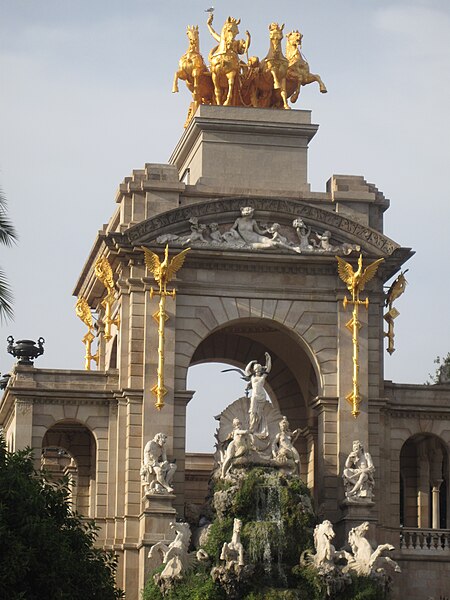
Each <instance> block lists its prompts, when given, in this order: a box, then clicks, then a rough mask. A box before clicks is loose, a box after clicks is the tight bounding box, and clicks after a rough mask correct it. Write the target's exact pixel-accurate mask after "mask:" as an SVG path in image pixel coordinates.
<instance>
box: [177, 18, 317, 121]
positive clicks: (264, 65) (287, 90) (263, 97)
mask: <svg viewBox="0 0 450 600" xmlns="http://www.w3.org/2000/svg"><path fill="white" fill-rule="evenodd" d="M213 19H214V16H213V13H212V12H211V13H210V16H209V18H208V21H207V27H208V30H209V33H210V34H211V36H212V37H213V38H214V40H215V41H216V42H217V45H216V46H214V48H213V49H212V50H211V52H210V53H209V57H208V58H209V69H208V67H207V65H206V63H205V61H204V59H203V57H202V55H201V54H200V39H199V30H198V25H194V26H189V27H188V28H187V32H186V33H187V37H188V40H189V46H188V50H187V52H186V53H185V54H183V56H182V57H181V58H180V61H179V65H178V70H177V71H176V73H175V77H174V81H173V86H172V91H173V92H178V80H182V81H185V82H186V85H187V87H188V89H189V91H190V92H191V94H192V102H191V105H190V108H189V112H188V117H187V121H186V125H187V124H188V123H189V121H190V119H191V118H192V116H193V115H194V114H195V111H196V110H197V108H198V106H200V105H201V104H212V105H217V106H244V107H253V108H282V109H289V108H290V107H289V104H288V100H290V101H291V102H293V103H295V102H296V101H297V100H298V97H299V94H300V90H301V86H304V85H307V84H309V83H313V82H317V83H318V85H319V89H320V91H321V92H322V93H326V91H327V88H326V87H325V84H324V83H323V81H322V79H321V78H320V76H319V75H317V74H314V73H311V71H310V69H309V65H308V63H307V61H306V60H305V58H304V57H303V56H302V53H301V50H300V49H301V45H302V38H303V35H302V34H301V33H300V32H299V31H291V32H290V33H288V34H287V35H286V49H285V54H283V49H282V40H283V37H284V24H283V25H279V24H278V23H271V24H270V25H269V50H268V53H267V55H266V56H265V58H263V59H261V60H260V59H259V58H258V57H257V56H251V57H249V56H248V50H249V48H250V43H251V36H250V33H249V32H248V31H246V35H245V40H242V39H241V40H238V39H237V36H238V35H239V28H238V26H239V24H240V19H235V18H233V17H228V18H227V20H226V21H225V23H224V25H223V27H222V29H221V32H220V34H219V33H218V32H217V31H215V30H214V28H213ZM244 56H245V57H246V58H247V61H245V60H243V58H242V57H244Z"/></svg>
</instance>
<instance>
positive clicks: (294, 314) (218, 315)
mask: <svg viewBox="0 0 450 600" xmlns="http://www.w3.org/2000/svg"><path fill="white" fill-rule="evenodd" d="M258 322H259V323H260V325H261V327H273V328H274V329H276V330H277V331H282V332H283V333H284V334H285V336H286V339H287V338H289V339H293V340H295V342H296V346H297V348H299V349H300V350H301V351H302V352H303V353H304V355H305V356H307V357H308V359H309V362H310V364H311V365H312V366H313V369H314V373H315V379H316V381H317V395H336V374H337V309H336V302H329V301H323V302H318V303H315V304H314V306H312V305H311V304H309V303H308V302H304V301H300V300H262V299H250V298H221V297H215V296H196V297H189V296H182V295H180V296H179V297H178V299H177V323H176V326H177V335H176V346H175V352H176V360H175V364H176V371H175V387H176V389H177V390H182V389H185V386H186V377H187V369H188V368H189V366H190V365H191V364H192V361H193V359H194V355H195V353H196V352H197V348H198V347H199V346H200V345H201V344H202V343H203V341H204V340H205V339H206V338H207V337H208V336H210V335H212V334H214V332H216V331H219V330H221V329H224V328H226V327H237V326H239V324H242V325H243V324H244V323H252V326H254V327H257V324H258ZM231 358H232V357H228V359H231ZM194 360H195V359H194ZM196 362H198V360H197V361H196ZM238 362H240V361H239V360H238ZM243 362H244V361H243V360H242V362H241V366H242V364H243Z"/></svg>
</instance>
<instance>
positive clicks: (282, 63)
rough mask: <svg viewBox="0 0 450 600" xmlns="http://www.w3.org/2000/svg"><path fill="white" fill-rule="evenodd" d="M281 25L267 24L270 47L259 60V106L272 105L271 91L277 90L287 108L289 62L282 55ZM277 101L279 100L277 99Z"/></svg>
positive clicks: (282, 27)
mask: <svg viewBox="0 0 450 600" xmlns="http://www.w3.org/2000/svg"><path fill="white" fill-rule="evenodd" d="M283 29H284V23H283V25H278V23H271V24H270V25H269V38H270V48H269V53H268V54H267V56H266V57H265V58H264V59H263V60H262V61H261V66H260V79H259V82H258V87H259V96H260V102H261V103H260V106H263V107H264V106H271V105H272V106H273V103H272V102H271V100H272V91H273V90H275V91H277V90H278V94H279V95H280V96H281V101H282V104H283V107H284V108H286V109H289V108H290V106H289V105H288V103H287V94H286V76H287V72H288V68H289V62H288V60H287V58H286V57H285V56H284V55H283V51H282V49H281V40H282V39H283ZM278 103H279V100H278Z"/></svg>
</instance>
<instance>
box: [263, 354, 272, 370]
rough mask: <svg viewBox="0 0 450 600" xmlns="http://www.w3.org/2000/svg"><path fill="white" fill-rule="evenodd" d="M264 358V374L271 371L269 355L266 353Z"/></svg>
mask: <svg viewBox="0 0 450 600" xmlns="http://www.w3.org/2000/svg"><path fill="white" fill-rule="evenodd" d="M264 354H265V357H266V367H265V370H266V373H270V371H271V369H272V359H271V357H270V354H269V353H268V352H265V353H264Z"/></svg>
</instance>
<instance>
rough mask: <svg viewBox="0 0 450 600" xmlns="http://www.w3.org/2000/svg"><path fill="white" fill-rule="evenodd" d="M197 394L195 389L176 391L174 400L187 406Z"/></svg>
mask: <svg viewBox="0 0 450 600" xmlns="http://www.w3.org/2000/svg"><path fill="white" fill-rule="evenodd" d="M194 394H195V390H178V391H176V392H174V394H173V397H174V402H175V404H183V403H184V404H185V405H186V406H187V405H188V404H189V402H190V401H191V400H192V397H193V395H194Z"/></svg>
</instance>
